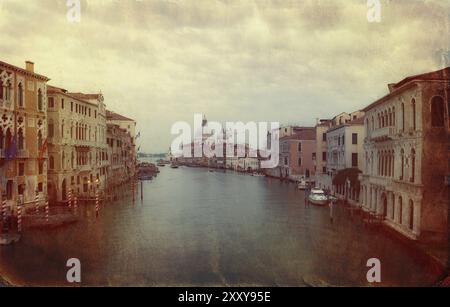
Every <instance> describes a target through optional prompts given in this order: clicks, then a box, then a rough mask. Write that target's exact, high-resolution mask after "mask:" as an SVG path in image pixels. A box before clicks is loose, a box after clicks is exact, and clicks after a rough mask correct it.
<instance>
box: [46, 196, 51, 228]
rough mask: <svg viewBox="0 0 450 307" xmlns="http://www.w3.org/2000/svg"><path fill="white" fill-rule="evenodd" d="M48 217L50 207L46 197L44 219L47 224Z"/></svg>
mask: <svg viewBox="0 0 450 307" xmlns="http://www.w3.org/2000/svg"><path fill="white" fill-rule="evenodd" d="M49 219H50V207H49V204H48V199H47V200H46V201H45V221H46V222H47V224H48V222H49Z"/></svg>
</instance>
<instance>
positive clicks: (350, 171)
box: [333, 168, 362, 189]
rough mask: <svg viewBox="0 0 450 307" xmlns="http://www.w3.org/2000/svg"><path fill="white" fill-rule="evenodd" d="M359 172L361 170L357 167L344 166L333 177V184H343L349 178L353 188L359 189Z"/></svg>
mask: <svg viewBox="0 0 450 307" xmlns="http://www.w3.org/2000/svg"><path fill="white" fill-rule="evenodd" d="M361 173H362V171H360V170H359V169H357V168H346V169H343V170H340V171H338V173H337V174H336V176H334V177H333V185H345V184H346V183H347V180H349V181H350V185H351V186H352V187H353V188H356V189H359V184H360V182H359V178H358V175H359V174H361Z"/></svg>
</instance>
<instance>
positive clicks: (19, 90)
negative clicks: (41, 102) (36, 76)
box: [17, 82, 23, 107]
mask: <svg viewBox="0 0 450 307" xmlns="http://www.w3.org/2000/svg"><path fill="white" fill-rule="evenodd" d="M17 102H18V103H19V107H23V85H22V82H21V83H19V85H18V86H17Z"/></svg>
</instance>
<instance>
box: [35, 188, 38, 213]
mask: <svg viewBox="0 0 450 307" xmlns="http://www.w3.org/2000/svg"><path fill="white" fill-rule="evenodd" d="M34 205H35V206H36V214H39V193H38V192H36V196H34Z"/></svg>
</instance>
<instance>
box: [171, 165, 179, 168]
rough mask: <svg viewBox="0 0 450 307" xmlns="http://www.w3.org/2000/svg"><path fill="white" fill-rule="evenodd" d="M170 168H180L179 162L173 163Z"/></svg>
mask: <svg viewBox="0 0 450 307" xmlns="http://www.w3.org/2000/svg"><path fill="white" fill-rule="evenodd" d="M170 168H178V165H177V164H171V165H170Z"/></svg>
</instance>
